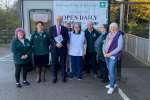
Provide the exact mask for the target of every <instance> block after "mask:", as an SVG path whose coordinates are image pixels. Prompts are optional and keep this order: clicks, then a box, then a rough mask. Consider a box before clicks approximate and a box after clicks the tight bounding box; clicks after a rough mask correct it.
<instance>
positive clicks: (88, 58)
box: [85, 52, 98, 74]
mask: <svg viewBox="0 0 150 100" xmlns="http://www.w3.org/2000/svg"><path fill="white" fill-rule="evenodd" d="M90 62H91V65H92V71H93V73H94V74H98V72H97V68H96V52H87V53H86V55H85V69H86V73H90Z"/></svg>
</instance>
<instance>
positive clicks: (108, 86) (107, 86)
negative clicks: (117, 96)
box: [105, 84, 117, 88]
mask: <svg viewBox="0 0 150 100" xmlns="http://www.w3.org/2000/svg"><path fill="white" fill-rule="evenodd" d="M116 86H117V85H116V84H114V88H116ZM105 87H106V88H110V84H109V85H106V86H105Z"/></svg>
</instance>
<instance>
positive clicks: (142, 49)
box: [123, 34, 149, 64]
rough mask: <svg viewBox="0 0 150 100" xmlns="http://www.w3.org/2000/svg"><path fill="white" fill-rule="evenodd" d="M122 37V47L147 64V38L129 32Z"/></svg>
mask: <svg viewBox="0 0 150 100" xmlns="http://www.w3.org/2000/svg"><path fill="white" fill-rule="evenodd" d="M123 38H124V43H123V49H124V50H126V51H128V52H130V53H132V54H133V55H134V56H136V57H138V58H139V59H141V60H142V61H144V62H145V63H147V64H149V57H148V55H149V50H148V49H149V48H148V47H149V40H148V39H145V38H142V37H138V36H135V35H131V34H125V35H124V37H123Z"/></svg>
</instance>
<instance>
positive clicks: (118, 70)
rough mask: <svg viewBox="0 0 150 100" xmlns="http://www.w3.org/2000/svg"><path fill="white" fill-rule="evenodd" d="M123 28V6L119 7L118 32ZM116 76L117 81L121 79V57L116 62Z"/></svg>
mask: <svg viewBox="0 0 150 100" xmlns="http://www.w3.org/2000/svg"><path fill="white" fill-rule="evenodd" d="M117 1H122V2H123V1H124V0H117ZM123 27H124V4H121V5H120V31H123V29H124V28H123ZM117 76H118V80H120V79H121V57H120V59H119V61H118V62H117Z"/></svg>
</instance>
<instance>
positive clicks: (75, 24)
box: [73, 22, 81, 31]
mask: <svg viewBox="0 0 150 100" xmlns="http://www.w3.org/2000/svg"><path fill="white" fill-rule="evenodd" d="M76 24H77V25H78V26H79V28H80V31H81V24H80V23H79V22H75V23H74V24H73V31H74V26H75V25H76Z"/></svg>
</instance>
